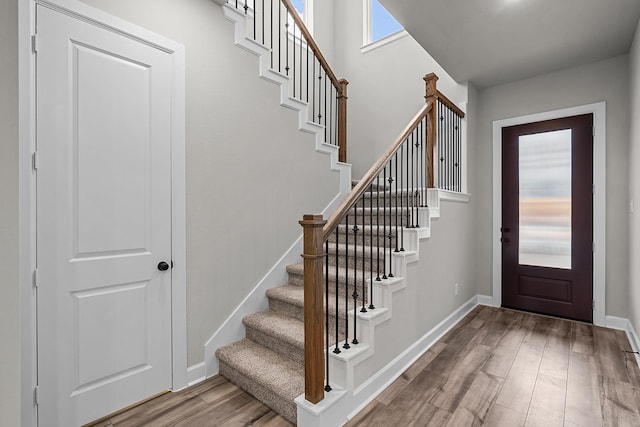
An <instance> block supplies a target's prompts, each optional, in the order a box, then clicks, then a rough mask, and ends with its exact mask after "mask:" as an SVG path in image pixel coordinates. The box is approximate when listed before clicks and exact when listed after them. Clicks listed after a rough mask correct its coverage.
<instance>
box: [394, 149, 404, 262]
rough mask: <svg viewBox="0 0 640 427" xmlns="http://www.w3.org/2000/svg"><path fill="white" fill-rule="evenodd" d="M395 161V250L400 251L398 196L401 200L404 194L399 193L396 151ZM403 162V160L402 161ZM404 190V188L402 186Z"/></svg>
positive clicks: (396, 153)
mask: <svg viewBox="0 0 640 427" xmlns="http://www.w3.org/2000/svg"><path fill="white" fill-rule="evenodd" d="M393 157H394V159H395V162H396V223H395V233H396V248H395V250H394V252H400V250H399V249H398V239H399V238H400V236H399V235H398V219H399V217H398V197H400V200H402V195H401V194H400V193H398V152H397V151H396V152H395V154H394V155H393ZM401 163H402V162H401ZM401 190H402V188H401Z"/></svg>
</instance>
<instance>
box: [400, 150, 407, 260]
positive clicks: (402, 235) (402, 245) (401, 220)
mask: <svg viewBox="0 0 640 427" xmlns="http://www.w3.org/2000/svg"><path fill="white" fill-rule="evenodd" d="M406 143H407V141H406V140H405V141H404V142H403V143H402V144H401V145H400V252H404V226H405V224H404V221H405V219H404V217H405V212H404V188H403V186H404V179H403V175H402V163H403V162H404V146H405V144H406Z"/></svg>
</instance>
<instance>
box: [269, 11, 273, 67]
mask: <svg viewBox="0 0 640 427" xmlns="http://www.w3.org/2000/svg"><path fill="white" fill-rule="evenodd" d="M269 16H270V17H271V20H270V21H269V33H270V34H269V38H270V39H271V45H270V46H269V47H270V48H271V68H272V69H273V0H270V7H269Z"/></svg>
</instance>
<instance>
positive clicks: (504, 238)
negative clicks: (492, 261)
mask: <svg viewBox="0 0 640 427" xmlns="http://www.w3.org/2000/svg"><path fill="white" fill-rule="evenodd" d="M500 241H501V242H502V243H509V238H507V237H501V238H500Z"/></svg>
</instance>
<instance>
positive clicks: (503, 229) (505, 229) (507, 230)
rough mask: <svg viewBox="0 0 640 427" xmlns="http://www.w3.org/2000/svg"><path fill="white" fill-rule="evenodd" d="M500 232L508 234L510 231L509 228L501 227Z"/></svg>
mask: <svg viewBox="0 0 640 427" xmlns="http://www.w3.org/2000/svg"><path fill="white" fill-rule="evenodd" d="M500 231H502V232H503V233H508V232H510V231H511V229H510V228H509V227H502V228H501V229H500Z"/></svg>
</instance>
